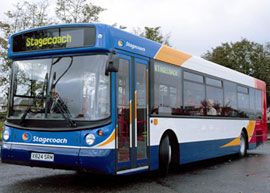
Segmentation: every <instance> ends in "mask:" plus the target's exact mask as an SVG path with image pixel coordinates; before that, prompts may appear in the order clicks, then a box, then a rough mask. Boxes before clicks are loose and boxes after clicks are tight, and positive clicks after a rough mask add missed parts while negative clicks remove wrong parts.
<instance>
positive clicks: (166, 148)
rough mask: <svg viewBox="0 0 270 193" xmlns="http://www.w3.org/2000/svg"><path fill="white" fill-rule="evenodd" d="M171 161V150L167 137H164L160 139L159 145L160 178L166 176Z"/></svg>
mask: <svg viewBox="0 0 270 193" xmlns="http://www.w3.org/2000/svg"><path fill="white" fill-rule="evenodd" d="M171 159H172V148H171V144H170V139H169V136H168V135H166V136H165V137H163V138H162V140H161V142H160V145H159V170H160V173H161V175H162V176H166V175H167V174H168V171H169V167H170V163H171Z"/></svg>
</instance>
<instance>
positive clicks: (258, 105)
mask: <svg viewBox="0 0 270 193" xmlns="http://www.w3.org/2000/svg"><path fill="white" fill-rule="evenodd" d="M255 110H256V119H261V118H262V91H261V90H255Z"/></svg>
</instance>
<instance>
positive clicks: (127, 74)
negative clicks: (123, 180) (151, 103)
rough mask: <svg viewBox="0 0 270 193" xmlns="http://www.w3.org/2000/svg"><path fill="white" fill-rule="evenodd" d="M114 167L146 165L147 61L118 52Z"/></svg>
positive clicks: (121, 170)
mask: <svg viewBox="0 0 270 193" xmlns="http://www.w3.org/2000/svg"><path fill="white" fill-rule="evenodd" d="M116 84H117V85H116V86H117V87H116V88H117V128H118V132H117V133H118V135H117V162H118V164H117V170H118V173H126V172H131V171H136V170H141V169H147V168H148V166H147V164H148V129H147V120H148V119H147V114H148V62H147V61H145V60H140V59H135V58H131V57H129V56H126V55H120V63H119V71H118V73H117V83H116Z"/></svg>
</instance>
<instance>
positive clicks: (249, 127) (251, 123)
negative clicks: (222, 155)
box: [222, 121, 256, 147]
mask: <svg viewBox="0 0 270 193" xmlns="http://www.w3.org/2000/svg"><path fill="white" fill-rule="evenodd" d="M255 124H256V121H249V122H248V125H247V127H246V129H247V133H248V141H250V140H251V137H252V135H253V133H254V130H255ZM237 145H240V137H237V138H235V139H233V140H232V141H230V142H229V143H227V144H225V145H223V146H222V147H230V146H237Z"/></svg>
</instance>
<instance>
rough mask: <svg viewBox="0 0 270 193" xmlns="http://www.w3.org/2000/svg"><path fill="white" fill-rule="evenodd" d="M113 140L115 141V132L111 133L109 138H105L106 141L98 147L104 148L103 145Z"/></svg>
mask: <svg viewBox="0 0 270 193" xmlns="http://www.w3.org/2000/svg"><path fill="white" fill-rule="evenodd" d="M114 139H115V130H114V131H113V133H112V134H111V136H110V137H109V138H107V140H106V141H104V142H103V143H101V144H99V146H98V147H102V146H105V145H107V144H109V143H111V142H112V141H113V140H114Z"/></svg>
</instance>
